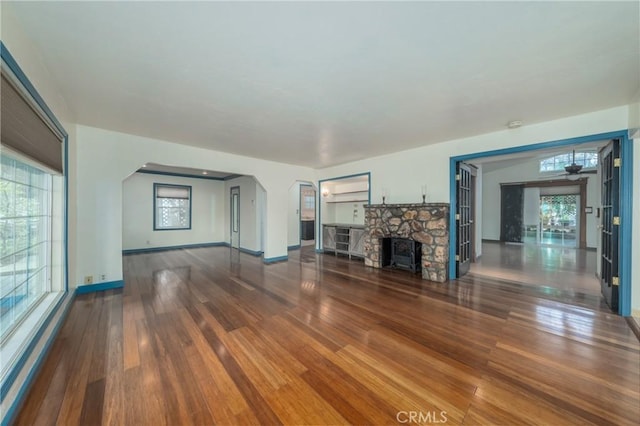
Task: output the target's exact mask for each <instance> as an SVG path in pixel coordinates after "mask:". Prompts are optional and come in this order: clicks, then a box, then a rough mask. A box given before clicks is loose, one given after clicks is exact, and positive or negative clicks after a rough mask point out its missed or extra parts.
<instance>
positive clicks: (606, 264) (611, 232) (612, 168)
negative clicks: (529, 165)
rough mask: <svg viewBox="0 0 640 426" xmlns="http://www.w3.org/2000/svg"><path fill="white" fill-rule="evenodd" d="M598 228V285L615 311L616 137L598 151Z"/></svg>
mask: <svg viewBox="0 0 640 426" xmlns="http://www.w3.org/2000/svg"><path fill="white" fill-rule="evenodd" d="M600 166H601V171H602V172H601V177H600V184H601V196H602V225H601V226H602V228H601V243H602V254H601V257H600V288H601V291H602V295H603V296H604V299H605V301H606V302H607V305H609V307H610V308H611V310H613V311H616V312H617V311H618V285H619V283H620V280H619V277H618V252H619V245H618V244H619V239H618V229H619V225H620V141H619V140H617V139H614V140H612V141H611V142H609V144H608V145H607V146H606V147H604V148H603V149H602V150H601V151H600Z"/></svg>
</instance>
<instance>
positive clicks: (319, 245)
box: [316, 172, 371, 249]
mask: <svg viewBox="0 0 640 426" xmlns="http://www.w3.org/2000/svg"><path fill="white" fill-rule="evenodd" d="M360 176H367V178H368V181H369V199H368V200H367V204H371V172H362V173H355V174H352V175H345V176H338V177H334V178H327V179H320V180H319V181H318V220H317V223H316V226H317V228H318V232H317V234H316V248H317V249H322V244H323V243H324V241H322V199H321V197H322V184H323V183H324V182H328V181H333V180H342V179H349V178H353V177H360Z"/></svg>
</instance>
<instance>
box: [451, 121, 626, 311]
mask: <svg viewBox="0 0 640 426" xmlns="http://www.w3.org/2000/svg"><path fill="white" fill-rule="evenodd" d="M628 135H629V131H628V130H627V129H624V130H616V131H613V132H606V133H598V134H595V135H587V136H580V137H575V138H569V139H560V140H556V141H550V142H541V143H534V144H529V145H522V146H517V147H512V148H504V149H497V150H492V151H484V152H477V153H473V154H465V155H458V156H453V157H450V158H449V198H450V206H449V209H450V211H449V241H450V244H449V259H450V261H449V279H455V278H457V276H456V265H455V258H456V243H457V229H456V220H455V218H456V215H455V213H456V210H457V202H456V164H457V163H458V162H459V161H467V160H473V159H477V158H484V157H493V156H496V155H505V154H514V153H521V152H527V151H535V150H539V149H545V148H556V147H562V146H567V145H579V144H582V143H588V142H595V141H603V142H604V141H608V140H611V139H620V145H621V158H622V167H621V170H620V180H621V183H620V197H621V199H622V200H623V201H622V202H621V206H620V223H621V225H620V234H621V238H620V241H619V244H620V247H619V250H620V256H619V259H620V260H619V262H620V264H619V276H620V292H619V299H618V306H619V308H618V313H619V314H620V315H623V316H628V315H630V314H631V262H632V255H631V253H632V247H633V245H632V244H631V231H632V221H633V215H632V213H633V210H632V209H633V142H632V140H631V139H629V136H628Z"/></svg>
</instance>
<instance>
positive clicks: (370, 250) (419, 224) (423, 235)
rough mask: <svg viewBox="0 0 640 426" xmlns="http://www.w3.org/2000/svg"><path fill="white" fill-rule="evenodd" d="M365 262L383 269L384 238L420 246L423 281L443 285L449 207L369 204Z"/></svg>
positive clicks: (365, 209) (365, 211) (446, 275)
mask: <svg viewBox="0 0 640 426" xmlns="http://www.w3.org/2000/svg"><path fill="white" fill-rule="evenodd" d="M364 217H365V236H364V254H365V258H364V262H365V265H367V266H372V267H374V268H382V266H383V256H382V251H383V239H385V238H407V239H410V240H414V241H418V242H420V243H422V262H421V266H422V279H425V280H430V281H436V282H445V281H447V279H448V271H449V204H446V203H427V204H371V205H366V206H365V207H364Z"/></svg>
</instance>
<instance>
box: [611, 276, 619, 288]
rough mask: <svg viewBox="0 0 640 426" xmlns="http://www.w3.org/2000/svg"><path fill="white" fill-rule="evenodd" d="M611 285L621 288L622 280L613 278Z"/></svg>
mask: <svg viewBox="0 0 640 426" xmlns="http://www.w3.org/2000/svg"><path fill="white" fill-rule="evenodd" d="M611 284H613V285H615V286H619V285H620V278H619V277H611Z"/></svg>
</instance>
